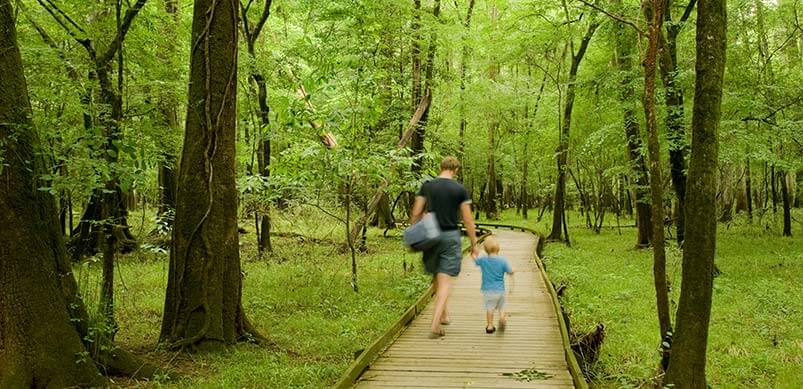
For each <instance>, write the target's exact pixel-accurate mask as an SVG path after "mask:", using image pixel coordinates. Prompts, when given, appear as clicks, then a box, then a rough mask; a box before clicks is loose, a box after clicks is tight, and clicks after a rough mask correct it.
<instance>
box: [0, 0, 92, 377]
mask: <svg viewBox="0 0 803 389" xmlns="http://www.w3.org/2000/svg"><path fill="white" fill-rule="evenodd" d="M14 20H15V18H14V10H13V9H12V7H11V2H10V0H0V52H3V53H4V54H3V55H2V56H0V73H1V74H3V77H1V78H0V155H2V156H5V157H6V158H5V159H4V160H3V165H4V166H3V173H2V183H3V184H2V185H3V190H2V191H0V223H2V225H3V226H4V227H3V233H2V234H0V267H1V268H2V271H0V312H2V313H3V314H2V315H0V387H4V388H12V387H70V386H76V385H84V386H89V385H98V386H104V385H106V381H105V380H104V379H103V378H102V377H101V376H100V373H99V371H98V369H97V368H96V367H95V365H94V364H92V363H78V361H77V358H78V356H79V355H82V353H85V352H86V351H85V348H84V345H83V344H82V343H81V338H80V337H79V335H78V333H77V332H76V330H75V328H74V327H73V326H72V325H71V324H70V316H69V314H68V311H67V301H65V298H64V295H63V294H62V293H61V291H60V288H59V279H58V274H57V271H56V260H57V259H56V255H57V253H56V252H54V251H55V250H54V249H53V247H52V246H53V245H54V244H57V243H59V242H61V241H60V237H61V234H60V233H58V234H55V235H56V236H54V234H53V233H52V232H53V231H54V228H56V227H57V226H58V224H57V223H58V222H57V219H56V218H55V212H56V211H55V203H54V201H53V198H52V197H51V196H50V195H49V194H46V193H44V192H40V191H37V190H36V188H37V186H38V185H36V184H35V183H36V182H38V178H39V176H40V175H42V174H44V173H45V171H46V167H45V161H44V160H43V158H42V155H41V153H36V152H35V149H36V148H37V147H38V146H39V139H38V137H37V134H36V131H35V130H34V129H33V122H32V120H31V114H32V113H31V107H30V103H29V100H28V92H27V86H26V82H25V77H24V74H23V69H22V60H21V58H20V52H19V48H18V47H17V36H16V28H15V25H14ZM55 231H56V232H57V231H58V230H55Z"/></svg>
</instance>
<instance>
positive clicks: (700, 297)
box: [665, 0, 727, 389]
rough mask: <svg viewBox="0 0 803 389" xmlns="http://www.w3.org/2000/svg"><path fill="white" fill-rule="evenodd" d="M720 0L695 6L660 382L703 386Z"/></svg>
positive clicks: (712, 247) (722, 36)
mask: <svg viewBox="0 0 803 389" xmlns="http://www.w3.org/2000/svg"><path fill="white" fill-rule="evenodd" d="M726 14H727V8H726V6H725V0H705V1H702V2H700V4H699V7H698V9H697V64H696V73H697V79H696V81H695V90H694V113H693V117H692V145H691V162H690V165H689V176H688V182H687V185H688V187H687V189H686V193H687V194H693V195H691V196H687V197H686V200H687V202H686V221H687V223H686V225H687V229H686V232H687V233H686V239H685V243H684V250H683V270H682V279H681V291H680V300H679V302H678V311H677V316H676V320H677V330H676V331H675V337H674V343H673V345H672V356H671V360H670V363H669V370H668V371H667V373H666V378H665V384H670V385H675V387H678V388H691V389H696V388H705V387H706V381H705V362H706V358H705V354H706V348H707V347H708V324H709V321H710V317H711V295H712V291H713V290H712V287H713V280H714V279H713V273H714V253H715V251H716V231H717V217H716V209H717V208H716V187H717V185H716V181H717V163H718V153H719V140H718V138H719V135H718V129H719V119H720V115H721V103H722V79H723V75H724V70H725V47H726V42H727V39H726V28H727V16H726Z"/></svg>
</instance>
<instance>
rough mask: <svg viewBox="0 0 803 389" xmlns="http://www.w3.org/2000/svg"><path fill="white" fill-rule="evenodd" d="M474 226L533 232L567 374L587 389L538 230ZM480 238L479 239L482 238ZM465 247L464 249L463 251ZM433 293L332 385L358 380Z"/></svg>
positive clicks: (347, 385) (429, 291)
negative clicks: (551, 280)
mask: <svg viewBox="0 0 803 389" xmlns="http://www.w3.org/2000/svg"><path fill="white" fill-rule="evenodd" d="M476 224H477V227H478V228H480V229H482V230H484V231H487V229H488V228H505V229H510V230H519V231H523V232H527V233H530V234H533V235H535V236H536V240H537V243H536V250H535V253H534V255H533V259H534V261H535V264H536V266H537V267H538V269H539V273H540V274H541V278H542V280H543V281H544V283H545V284H546V290H547V293H548V294H549V295H550V300H551V301H552V305H553V308H554V310H555V315H556V317H557V321H558V328H559V330H560V335H561V341H562V345H563V352H564V357H565V359H566V363H567V365H568V368H569V374H570V375H571V377H572V381H573V383H574V386H575V387H576V388H579V389H587V388H588V383H587V382H586V381H585V378H584V376H583V373H582V370H581V369H580V365H579V363H578V362H577V358H576V357H575V355H574V352H573V351H572V348H571V341H570V338H569V332H568V327H567V323H566V322H565V320H564V318H563V314H562V310H561V307H560V302H559V301H558V296H557V293H556V291H555V288H554V286H553V284H552V282H550V280H549V276H548V275H547V274H546V269H545V267H544V264H543V262H542V261H541V258H540V249H541V248H542V245H543V239H542V237H541V234H539V233H538V232H537V231H535V230H534V229H531V228H528V227H524V226H517V225H512V224H500V223H476ZM485 236H487V234H483V236H482V238H484V237H485ZM482 238H481V239H482ZM466 251H467V250H464V252H466ZM432 294H433V288H432V286H430V287H429V288H428V289H427V290H426V291H424V293H423V294H422V295H421V297H419V298H418V300H417V301H416V303H415V304H413V305H412V306H411V307H410V308H408V309H407V311H406V312H405V313H404V314H403V315H402V317H401V318H399V320H397V321H396V322H395V323H394V324H393V325H391V327H390V328H389V329H388V330H387V331H385V332H384V333H383V334H382V335H381V336H379V337H378V338H377V339H376V340H375V341H374V342H373V343H371V345H370V346H368V347H367V348H366V349H365V350H364V351H363V352H362V353H361V354H360V355H359V357H357V359H356V360H355V361H354V362H353V363H352V364H351V365H350V366H349V368H348V369H347V370H346V371H345V372H344V373H343V375H342V376H341V377H340V379H339V380H338V382H337V383H336V384H335V385H334V386H333V388H338V389H340V388H351V387H352V386H353V385H354V384H355V383H356V382H357V380H359V378H360V376H361V375H362V374H363V372H365V370H366V369H367V368H368V366H369V365H370V364H371V363H373V361H374V360H376V359H377V357H378V356H379V355H380V354H381V353H382V352H383V351H384V350H385V349H386V348H387V347H388V346H390V345H391V344H392V343H393V341H394V340H395V339H396V338H397V337H398V336H399V335H400V334H401V333H402V332H404V330H405V329H406V328H407V327H408V326H409V325H410V324H411V323H412V321H413V319H415V318H416V317H417V316H418V315H419V314H421V313H422V311H423V310H424V309H425V307H426V305H427V303H428V302H429V300H430V298H431V297H432Z"/></svg>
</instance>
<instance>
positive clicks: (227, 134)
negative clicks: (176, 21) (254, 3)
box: [160, 0, 256, 348]
mask: <svg viewBox="0 0 803 389" xmlns="http://www.w3.org/2000/svg"><path fill="white" fill-rule="evenodd" d="M238 6H239V2H238V1H237V0H196V1H195V7H194V14H193V23H192V40H191V42H192V45H193V48H192V56H191V60H190V61H191V62H190V91H189V104H188V112H187V122H186V132H185V137H184V147H183V150H182V154H181V163H180V165H179V174H178V193H177V195H178V196H177V200H178V201H177V204H176V219H175V223H174V227H173V239H172V249H171V251H170V269H169V275H168V285H167V293H166V298H165V310H164V317H163V320H162V330H161V336H160V340H161V342H163V343H165V344H166V345H168V346H169V347H172V348H181V347H190V348H217V347H220V346H222V345H225V344H232V343H235V342H238V341H241V340H244V339H252V337H253V336H255V335H256V334H255V332H254V331H253V329H252V328H251V326H250V324H249V323H248V321H247V320H246V318H245V314H244V312H243V307H242V302H241V297H242V272H241V269H240V254H239V237H238V234H237V198H238V196H237V188H236V182H235V178H236V159H235V137H236V128H237V126H236V112H237V110H236V102H237V35H238V34H237V17H238V13H237V12H238Z"/></svg>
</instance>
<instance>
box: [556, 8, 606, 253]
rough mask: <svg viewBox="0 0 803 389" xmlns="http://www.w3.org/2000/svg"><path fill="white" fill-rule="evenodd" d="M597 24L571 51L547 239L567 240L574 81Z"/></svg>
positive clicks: (595, 24)
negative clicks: (565, 219)
mask: <svg viewBox="0 0 803 389" xmlns="http://www.w3.org/2000/svg"><path fill="white" fill-rule="evenodd" d="M598 26H599V23H598V22H597V21H596V20H594V19H592V21H591V22H590V24H589V25H588V30H586V33H585V35H584V36H583V39H582V41H581V42H580V48H579V49H578V50H577V53H576V54H574V53H572V66H571V68H570V69H569V82H568V84H569V86H568V87H567V90H566V105H565V107H564V110H563V127H562V128H561V132H560V141H559V144H558V148H557V150H556V154H557V163H558V179H557V185H555V197H554V210H553V213H552V231H551V232H550V233H549V236H548V237H547V240H551V241H566V242H568V236H566V235H564V234H563V231H564V230H566V229H564V228H562V227H563V221H564V214H565V206H566V205H565V202H566V199H565V196H566V164H567V162H568V160H569V130H570V129H571V123H572V109H573V108H574V95H575V81H577V70H578V69H579V67H580V61H582V60H583V56H584V55H585V53H586V49H588V44H589V42H591V38H592V37H593V36H594V32H595V31H596V30H597V27H598Z"/></svg>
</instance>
